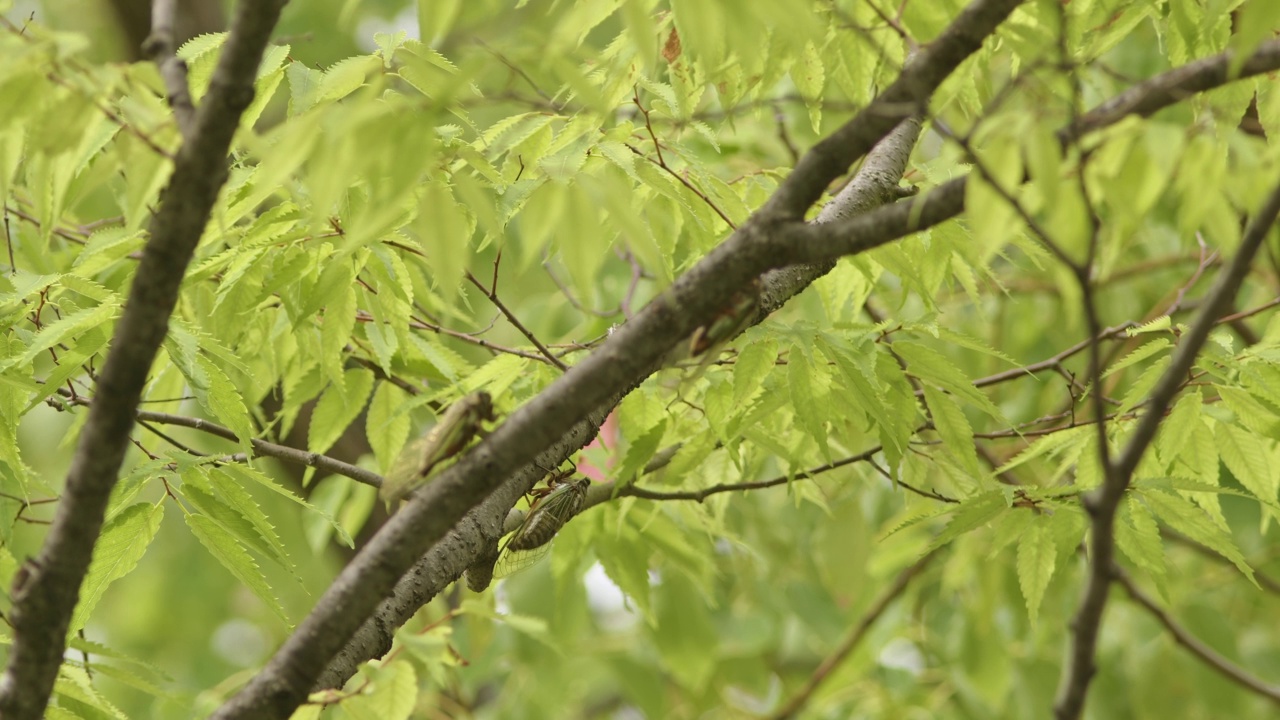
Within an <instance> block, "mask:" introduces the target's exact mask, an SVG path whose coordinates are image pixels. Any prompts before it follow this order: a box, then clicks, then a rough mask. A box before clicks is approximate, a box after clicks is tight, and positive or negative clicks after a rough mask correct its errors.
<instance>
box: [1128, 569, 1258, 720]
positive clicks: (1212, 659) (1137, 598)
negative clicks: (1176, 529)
mask: <svg viewBox="0 0 1280 720" xmlns="http://www.w3.org/2000/svg"><path fill="white" fill-rule="evenodd" d="M1112 576H1113V577H1114V578H1115V581H1116V582H1117V583H1119V584H1120V585H1121V586H1123V587H1124V589H1125V591H1126V592H1128V593H1129V597H1131V598H1133V601H1134V602H1136V603H1138V604H1139V605H1141V606H1142V607H1144V608H1146V610H1147V612H1149V613H1151V615H1152V617H1154V618H1155V619H1156V620H1159V621H1160V624H1161V625H1164V627H1165V629H1166V630H1168V631H1169V634H1171V635H1173V637H1174V639H1175V640H1177V641H1178V644H1179V645H1181V646H1182V647H1184V648H1186V649H1187V651H1188V652H1190V653H1191V654H1192V655H1195V656H1196V657H1198V658H1200V660H1202V661H1203V662H1204V664H1205V665H1208V666H1209V667H1211V668H1213V669H1214V670H1216V671H1218V673H1219V674H1221V675H1222V676H1223V677H1225V678H1227V679H1228V680H1230V681H1231V682H1233V683H1235V684H1237V685H1239V686H1241V687H1243V688H1245V689H1246V690H1250V691H1252V692H1255V693H1257V694H1259V695H1261V696H1262V697H1265V698H1266V699H1268V700H1270V701H1271V702H1273V703H1277V704H1280V685H1272V684H1271V683H1267V682H1263V681H1262V680H1259V679H1258V678H1256V677H1254V676H1253V675H1250V674H1249V673H1248V672H1246V671H1245V670H1244V668H1241V667H1239V666H1237V665H1236V664H1235V663H1233V662H1231V661H1230V660H1228V659H1226V658H1224V657H1222V656H1221V655H1219V654H1218V653H1216V652H1214V650H1213V648H1211V647H1209V646H1208V645H1205V644H1204V643H1203V642H1201V641H1200V639H1199V638H1197V637H1196V636H1195V635H1192V634H1191V633H1190V632H1188V631H1187V629H1186V628H1184V627H1182V626H1181V625H1179V624H1178V621H1177V620H1174V619H1173V617H1172V616H1171V615H1169V613H1168V612H1167V611H1166V610H1165V609H1164V608H1162V607H1160V606H1159V605H1158V604H1156V601H1155V600H1154V599H1152V598H1151V596H1149V595H1147V594H1146V593H1144V592H1142V590H1141V589H1139V588H1138V586H1137V584H1135V583H1134V582H1133V578H1131V577H1129V574H1128V573H1126V572H1125V571H1124V570H1121V569H1120V568H1118V567H1117V568H1112Z"/></svg>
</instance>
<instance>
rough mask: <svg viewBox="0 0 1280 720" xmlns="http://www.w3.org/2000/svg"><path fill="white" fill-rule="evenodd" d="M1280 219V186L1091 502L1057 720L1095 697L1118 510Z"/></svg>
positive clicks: (1182, 343)
mask: <svg viewBox="0 0 1280 720" xmlns="http://www.w3.org/2000/svg"><path fill="white" fill-rule="evenodd" d="M1277 215H1280V185H1278V186H1277V187H1276V188H1275V189H1274V190H1272V191H1271V194H1270V195H1269V196H1268V197H1267V199H1266V202H1264V203H1263V205H1262V207H1261V208H1260V209H1259V210H1258V213H1257V215H1255V216H1254V218H1253V220H1252V221H1251V222H1250V223H1249V227H1248V229H1247V230H1246V231H1245V234H1244V239H1243V240H1241V242H1240V247H1239V249H1238V250H1237V251H1236V256H1235V257H1234V258H1232V260H1231V264H1230V265H1228V266H1227V267H1226V268H1224V269H1223V270H1222V271H1221V272H1220V273H1219V274H1218V279H1217V282H1215V283H1214V286H1213V289H1211V290H1210V291H1209V294H1208V295H1207V296H1206V298H1205V301H1204V303H1203V304H1202V305H1201V307H1200V310H1199V312H1198V314H1197V315H1196V318H1195V320H1194V322H1192V324H1191V328H1190V329H1189V330H1187V332H1186V333H1184V334H1183V335H1182V338H1181V339H1180V341H1179V343H1178V348H1177V350H1175V351H1174V353H1173V357H1172V358H1171V359H1170V362H1169V367H1168V369H1166V370H1165V372H1164V374H1163V375H1162V376H1161V377H1160V380H1159V381H1158V382H1157V383H1156V386H1155V387H1154V388H1153V389H1152V390H1151V393H1150V394H1149V395H1148V399H1147V402H1146V412H1145V413H1144V414H1143V415H1142V417H1141V419H1139V420H1138V425H1137V427H1136V428H1135V429H1134V431H1133V433H1132V434H1131V435H1130V437H1129V443H1128V444H1127V445H1126V446H1125V447H1124V449H1123V450H1122V451H1121V452H1120V454H1119V455H1118V456H1116V457H1115V458H1114V460H1112V461H1111V462H1110V463H1109V464H1108V465H1107V467H1106V468H1105V475H1106V479H1105V481H1104V482H1103V485H1102V487H1101V488H1100V489H1099V490H1098V491H1096V492H1095V493H1093V494H1090V495H1088V496H1086V497H1085V500H1084V502H1085V508H1086V509H1087V510H1089V512H1090V514H1091V515H1092V516H1093V522H1092V529H1091V537H1090V544H1089V577H1088V580H1087V581H1086V584H1085V590H1084V595H1083V597H1082V599H1081V601H1080V609H1079V610H1078V611H1077V613H1076V616H1075V619H1074V620H1073V622H1072V634H1071V641H1070V642H1071V650H1070V656H1069V660H1068V663H1067V664H1066V665H1065V666H1064V668H1063V674H1062V680H1061V683H1060V684H1059V686H1058V699H1057V701H1056V702H1055V703H1054V715H1055V716H1056V717H1057V718H1058V720H1074V719H1075V718H1078V717H1080V713H1081V712H1082V711H1083V710H1084V701H1085V696H1086V695H1087V693H1088V691H1089V682H1090V680H1092V678H1093V675H1094V672H1095V668H1094V664H1093V657H1094V652H1095V648H1096V646H1097V641H1098V632H1099V630H1100V629H1101V626H1102V613H1103V610H1105V609H1106V605H1107V590H1108V588H1109V586H1110V584H1111V575H1112V564H1113V557H1114V555H1115V538H1114V536H1113V534H1112V533H1113V530H1114V528H1115V516H1116V509H1117V508H1118V507H1119V505H1120V501H1121V500H1122V499H1123V498H1124V493H1125V490H1127V489H1128V487H1129V482H1130V479H1131V478H1132V476H1133V471H1134V469H1135V468H1137V466H1138V461H1139V460H1141V459H1142V454H1143V453H1144V452H1145V451H1146V449H1147V446H1148V445H1150V444H1151V441H1152V440H1154V439H1155V436H1156V431H1157V430H1158V429H1159V427H1160V423H1161V421H1162V420H1163V418H1164V413H1165V411H1166V410H1168V409H1169V405H1170V403H1172V402H1173V398H1174V397H1175V396H1176V395H1177V393H1178V390H1179V389H1180V388H1181V387H1182V384H1183V382H1184V381H1185V378H1186V374H1187V372H1188V371H1190V370H1191V366H1192V365H1193V364H1194V363H1195V359H1196V355H1197V354H1199V352H1200V348H1201V347H1202V346H1203V345H1204V343H1205V341H1206V340H1207V339H1208V338H1209V332H1210V331H1211V330H1212V329H1213V328H1214V326H1215V325H1216V324H1217V321H1218V318H1220V317H1222V316H1223V315H1225V314H1227V313H1228V312H1230V309H1231V305H1232V303H1233V301H1234V300H1235V296H1236V292H1237V291H1238V290H1239V289H1240V284H1241V282H1243V280H1244V277H1245V275H1246V274H1247V273H1248V271H1249V265H1250V264H1251V263H1252V261H1253V256H1254V255H1255V254H1256V253H1257V252H1258V248H1260V247H1261V246H1262V241H1263V240H1264V239H1265V238H1266V236H1267V234H1268V232H1269V231H1270V229H1271V226H1272V225H1273V224H1274V223H1275V221H1276V216H1277Z"/></svg>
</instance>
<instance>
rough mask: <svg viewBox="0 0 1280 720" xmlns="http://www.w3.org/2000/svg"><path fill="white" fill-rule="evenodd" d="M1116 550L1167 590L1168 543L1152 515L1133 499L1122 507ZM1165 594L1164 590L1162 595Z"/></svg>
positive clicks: (1117, 529) (1131, 497) (1127, 498)
mask: <svg viewBox="0 0 1280 720" xmlns="http://www.w3.org/2000/svg"><path fill="white" fill-rule="evenodd" d="M1115 537H1116V546H1117V547H1119V548H1120V552H1122V553H1124V555H1125V557H1127V558H1129V561H1130V562H1132V563H1133V564H1134V565H1136V566H1138V567H1140V568H1142V569H1143V570H1145V571H1146V572H1147V573H1148V574H1150V575H1151V577H1152V578H1154V579H1155V581H1156V584H1157V586H1158V587H1161V588H1163V587H1164V585H1165V580H1166V577H1167V574H1168V570H1167V568H1166V567H1165V563H1164V543H1163V542H1162V541H1161V540H1160V527H1159V526H1158V525H1157V524H1156V519H1155V518H1154V517H1152V515H1151V511H1150V510H1148V509H1147V507H1146V506H1145V505H1143V504H1142V503H1141V502H1139V501H1138V500H1137V498H1135V497H1134V496H1133V495H1130V496H1128V497H1126V498H1125V501H1124V504H1123V505H1121V506H1120V517H1119V518H1117V521H1116V525H1115ZM1161 592H1162V593H1163V592H1164V591H1163V590H1162V591H1161Z"/></svg>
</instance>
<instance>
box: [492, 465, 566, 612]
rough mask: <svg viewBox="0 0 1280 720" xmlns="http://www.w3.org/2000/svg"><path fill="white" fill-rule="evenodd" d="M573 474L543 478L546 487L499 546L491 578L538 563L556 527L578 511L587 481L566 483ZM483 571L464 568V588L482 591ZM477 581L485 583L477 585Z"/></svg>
mask: <svg viewBox="0 0 1280 720" xmlns="http://www.w3.org/2000/svg"><path fill="white" fill-rule="evenodd" d="M573 472H574V469H569V470H559V471H556V472H553V473H551V475H550V476H549V477H548V478H547V487H546V488H544V489H543V490H542V496H541V497H539V498H538V499H537V500H535V501H534V502H533V505H531V506H530V507H529V512H528V514H526V515H525V516H524V520H523V521H522V522H521V523H520V526H519V527H517V528H516V529H515V530H514V531H513V532H512V533H511V534H510V535H509V536H508V537H507V541H506V543H504V544H503V545H502V549H501V550H500V551H499V557H498V560H497V567H496V568H493V569H492V570H491V572H492V574H493V575H495V576H497V577H505V576H507V575H512V574H514V573H517V572H520V571H521V570H524V569H525V568H527V567H529V566H531V565H533V564H534V563H536V562H538V560H540V559H542V557H543V556H544V555H546V554H547V552H548V551H550V550H551V539H552V538H554V537H555V536H556V533H558V532H560V528H563V527H564V525H565V523H567V522H569V520H570V518H572V517H573V516H574V515H577V514H578V513H579V512H581V511H582V507H583V505H585V504H586V501H587V488H588V487H590V486H591V481H590V480H588V479H586V478H582V479H580V480H567V478H569V477H571V476H572V475H573ZM477 565H479V563H477ZM473 570H474V575H473ZM485 570H486V569H485V568H481V567H477V566H472V567H471V568H468V569H467V586H468V587H470V588H471V589H472V590H476V589H477V586H479V589H480V590H483V589H484V587H485V586H487V585H488V582H487V581H488V579H489V578H487V577H484V573H485ZM480 580H485V581H486V582H484V583H481V582H480Z"/></svg>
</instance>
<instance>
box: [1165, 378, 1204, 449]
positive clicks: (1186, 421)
mask: <svg viewBox="0 0 1280 720" xmlns="http://www.w3.org/2000/svg"><path fill="white" fill-rule="evenodd" d="M1203 410H1204V398H1203V397H1202V396H1201V394H1200V389H1199V388H1192V389H1191V390H1190V391H1189V392H1187V393H1186V394H1185V395H1183V396H1182V397H1181V398H1178V402H1177V403H1175V404H1174V406H1173V409H1172V410H1170V411H1169V416H1168V417H1167V418H1165V421H1164V422H1162V423H1160V430H1159V434H1157V435H1156V451H1157V453H1158V454H1159V455H1160V459H1161V460H1162V461H1164V463H1165V466H1166V467H1167V466H1168V465H1170V464H1171V463H1173V461H1174V460H1176V459H1177V458H1178V456H1179V455H1180V454H1182V451H1183V448H1185V447H1186V444H1187V441H1188V440H1189V439H1190V438H1191V434H1192V433H1193V432H1207V431H1208V429H1209V428H1208V427H1206V426H1205V425H1204V423H1202V422H1201V421H1200V415H1201V413H1202V412H1203Z"/></svg>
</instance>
